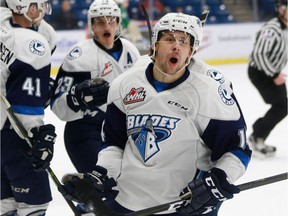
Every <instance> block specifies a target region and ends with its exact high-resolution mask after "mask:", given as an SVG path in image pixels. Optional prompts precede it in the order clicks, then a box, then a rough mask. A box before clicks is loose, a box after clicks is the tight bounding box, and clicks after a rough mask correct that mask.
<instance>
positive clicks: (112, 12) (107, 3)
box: [87, 0, 122, 36]
mask: <svg viewBox="0 0 288 216" xmlns="http://www.w3.org/2000/svg"><path fill="white" fill-rule="evenodd" d="M104 16H112V17H117V18H118V19H119V24H118V28H117V32H116V35H117V36H119V35H121V30H122V26H121V23H122V19H121V10H120V8H119V6H118V4H117V3H116V2H115V1H113V0H94V1H93V2H92V4H91V5H90V7H89V10H88V12H87V17H88V28H89V30H90V33H91V35H92V36H93V35H94V32H93V31H92V27H91V24H92V23H91V19H93V18H95V17H104Z"/></svg>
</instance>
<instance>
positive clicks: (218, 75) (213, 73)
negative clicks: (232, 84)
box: [206, 69, 225, 84]
mask: <svg viewBox="0 0 288 216" xmlns="http://www.w3.org/2000/svg"><path fill="white" fill-rule="evenodd" d="M206 75H207V76H210V77H211V78H212V79H214V80H216V81H217V82H219V83H220V84H223V83H224V82H225V79H224V77H223V75H222V74H221V73H220V72H219V71H217V70H215V69H210V70H208V71H207V74H206Z"/></svg>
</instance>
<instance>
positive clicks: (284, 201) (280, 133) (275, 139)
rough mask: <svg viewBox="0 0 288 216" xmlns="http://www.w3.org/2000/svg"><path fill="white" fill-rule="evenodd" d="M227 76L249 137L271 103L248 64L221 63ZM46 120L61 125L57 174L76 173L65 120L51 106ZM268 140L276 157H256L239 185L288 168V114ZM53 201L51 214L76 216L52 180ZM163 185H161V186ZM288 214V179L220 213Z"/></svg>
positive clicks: (241, 215)
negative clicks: (254, 81) (250, 74)
mask: <svg viewBox="0 0 288 216" xmlns="http://www.w3.org/2000/svg"><path fill="white" fill-rule="evenodd" d="M215 67H216V68H218V69H219V71H221V72H222V73H223V74H224V75H225V76H226V78H228V79H230V80H231V81H232V83H233V87H234V92H235V94H236V97H237V99H238V101H239V103H240V106H241V108H242V111H243V114H244V117H245V119H246V123H247V136H249V135H250V133H251V132H252V131H251V125H252V124H253V123H254V121H255V120H256V119H257V118H258V117H261V116H263V115H264V113H265V112H266V110H268V108H269V106H268V105H266V104H264V102H263V101H262V98H261V97H260V95H259V93H258V92H257V90H256V89H255V88H254V86H253V85H252V84H251V82H250V81H249V79H248V76H247V64H230V65H217V66H215ZM45 123H52V124H54V125H55V126H56V128H57V134H58V137H57V142H56V144H55V154H54V158H53V161H52V164H51V168H52V169H53V171H54V172H55V174H56V176H57V177H58V178H59V180H60V179H61V177H62V176H63V175H64V174H66V173H71V172H75V169H74V167H73V166H72V164H71V162H70V160H69V158H68V155H67V153H66V150H65V147H64V143H63V135H62V134H63V127H64V122H62V121H60V120H59V119H58V118H57V117H56V116H55V115H54V114H53V113H52V112H51V110H49V109H46V117H45ZM267 143H268V144H271V145H275V146H276V147H277V153H276V156H275V157H273V158H267V159H264V160H263V159H259V158H255V157H252V160H251V162H250V165H249V167H248V169H247V172H246V173H245V175H244V176H243V177H241V178H240V179H239V180H238V181H237V182H236V184H241V183H245V182H249V181H253V180H257V179H262V178H265V177H269V176H273V175H277V174H280V173H283V172H287V171H288V118H287V117H286V118H285V119H284V120H283V121H282V122H280V123H279V124H278V125H277V126H276V128H275V129H274V130H273V131H272V133H271V134H270V135H269V137H268V139H267ZM50 182H51V188H52V193H53V201H52V202H51V203H50V206H49V208H48V211H47V214H46V215H47V216H73V215H74V214H73V212H72V211H71V209H70V207H69V206H68V204H67V203H66V202H65V200H64V199H63V197H62V195H61V194H60V193H59V192H58V191H57V189H56V186H55V185H54V183H53V181H52V180H51V181H50ZM159 187H161V185H159ZM245 215H249V216H287V215H288V181H287V180H286V181H282V182H277V183H273V184H270V185H266V186H262V187H258V188H254V189H250V190H247V191H243V192H241V193H240V194H237V195H235V197H234V199H232V200H228V201H226V202H224V204H223V205H222V207H221V210H220V212H219V215H218V216H245Z"/></svg>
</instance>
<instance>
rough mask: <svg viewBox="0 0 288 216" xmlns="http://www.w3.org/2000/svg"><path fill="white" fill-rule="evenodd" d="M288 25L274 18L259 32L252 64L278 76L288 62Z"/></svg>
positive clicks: (251, 57)
mask: <svg viewBox="0 0 288 216" xmlns="http://www.w3.org/2000/svg"><path fill="white" fill-rule="evenodd" d="M287 33H288V32H287V27H286V26H285V25H284V24H283V23H282V22H281V21H280V19H279V18H277V17H276V18H273V19H271V20H270V21H268V22H267V23H265V24H264V26H263V27H262V28H261V29H260V31H259V32H258V33H257V36H256V41H255V44H254V49H253V51H252V54H251V56H250V60H249V61H250V62H249V64H250V66H252V67H254V68H257V69H258V70H260V71H263V72H265V74H266V75H267V76H270V77H276V76H277V75H278V74H279V73H280V72H281V71H282V70H283V68H284V67H285V66H286V64H287Z"/></svg>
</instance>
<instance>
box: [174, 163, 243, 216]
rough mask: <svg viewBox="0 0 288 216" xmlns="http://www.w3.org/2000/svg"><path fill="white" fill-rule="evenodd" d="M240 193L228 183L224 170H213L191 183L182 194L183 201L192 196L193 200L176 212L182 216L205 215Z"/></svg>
mask: <svg viewBox="0 0 288 216" xmlns="http://www.w3.org/2000/svg"><path fill="white" fill-rule="evenodd" d="M239 192H240V189H239V188H238V187H236V186H235V185H233V184H230V183H229V182H228V181H227V175H226V173H225V172H224V171H223V170H221V169H218V168H212V169H211V170H210V171H209V172H208V173H206V174H205V175H204V176H203V177H202V178H199V179H196V180H193V181H192V182H190V183H189V184H188V186H187V187H186V188H185V189H184V190H183V191H182V192H181V193H180V197H181V198H183V199H185V197H187V196H188V195H189V194H191V199H190V200H189V202H186V203H184V204H182V206H181V207H179V208H177V209H176V210H177V212H179V213H180V214H182V215H191V216H192V215H201V214H203V215H205V214H207V213H209V212H211V211H212V210H213V209H214V208H215V206H216V205H217V204H219V203H220V202H223V201H225V200H227V199H232V198H233V194H236V193H239Z"/></svg>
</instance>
